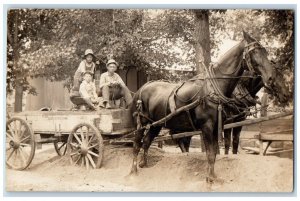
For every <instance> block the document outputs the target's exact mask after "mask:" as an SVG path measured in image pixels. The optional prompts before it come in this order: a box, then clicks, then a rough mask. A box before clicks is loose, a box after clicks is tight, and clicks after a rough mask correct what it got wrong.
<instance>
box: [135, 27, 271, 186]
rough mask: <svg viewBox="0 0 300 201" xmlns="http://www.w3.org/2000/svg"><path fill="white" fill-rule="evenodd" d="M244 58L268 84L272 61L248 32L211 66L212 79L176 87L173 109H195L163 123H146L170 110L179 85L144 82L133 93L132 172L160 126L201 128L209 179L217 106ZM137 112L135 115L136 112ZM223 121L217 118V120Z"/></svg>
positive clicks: (234, 82)
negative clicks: (134, 130)
mask: <svg viewBox="0 0 300 201" xmlns="http://www.w3.org/2000/svg"><path fill="white" fill-rule="evenodd" d="M244 58H245V60H246V61H247V62H246V63H247V65H246V66H247V69H248V70H251V71H253V72H254V73H256V74H258V75H260V76H261V77H262V80H263V82H264V84H265V85H266V86H270V85H271V84H272V82H273V78H274V77H275V73H274V71H273V67H272V64H271V63H270V62H269V60H268V59H267V52H266V50H265V49H264V48H263V47H262V46H261V45H260V44H259V43H258V42H257V41H256V40H255V39H253V38H251V37H250V36H249V35H248V34H247V33H245V32H244V40H242V41H241V42H240V43H238V44H237V45H236V46H234V47H233V48H232V49H230V50H229V51H228V52H227V53H226V54H225V55H224V56H223V58H221V60H220V61H219V62H218V64H217V66H216V67H215V68H210V69H209V70H208V72H210V76H213V78H212V79H210V78H208V79H204V80H203V79H194V80H190V81H187V82H185V83H184V84H183V85H181V86H180V88H179V89H178V90H176V97H175V105H176V108H182V107H184V106H187V105H189V104H191V103H195V102H196V103H197V105H196V106H195V107H194V108H191V109H189V110H188V111H186V112H182V113H179V114H178V115H176V116H174V117H173V118H171V119H169V120H167V121H166V122H165V123H164V124H163V125H157V126H149V127H145V125H147V124H148V125H149V124H151V122H152V121H158V120H160V119H162V118H164V117H165V116H166V115H167V114H170V113H171V107H170V105H169V104H168V101H169V98H170V94H172V93H173V92H174V89H176V87H177V86H178V85H176V84H171V83H168V82H163V81H155V82H150V83H146V84H145V85H144V86H142V87H141V88H140V89H139V90H138V92H137V93H136V94H135V96H134V100H133V104H132V106H131V110H132V112H133V114H135V115H134V122H137V127H138V131H137V132H136V135H135V139H134V148H133V155H134V156H133V164H132V169H131V172H132V173H137V156H138V153H139V151H140V148H141V147H143V149H144V156H143V157H142V160H141V162H140V167H144V166H146V165H147V155H148V149H149V147H150V145H151V143H152V141H153V139H154V138H155V137H156V136H157V135H158V133H159V131H160V130H161V128H162V126H164V127H166V128H168V129H170V130H171V132H172V134H174V133H178V132H184V131H193V130H194V129H197V130H201V131H202V133H203V139H204V143H205V148H206V155H207V159H208V176H207V181H209V182H212V181H213V180H214V179H215V178H216V176H215V172H214V164H215V159H216V154H217V151H218V125H220V124H218V106H220V105H223V107H227V106H229V105H231V101H232V100H231V99H230V97H231V95H232V92H233V90H234V88H235V87H236V85H237V82H238V80H239V77H240V76H241V75H242V74H243V72H244V68H243V65H241V63H242V61H243V59H244ZM136 114H138V115H136ZM224 120H225V118H224V115H223V119H220V123H223V121H224Z"/></svg>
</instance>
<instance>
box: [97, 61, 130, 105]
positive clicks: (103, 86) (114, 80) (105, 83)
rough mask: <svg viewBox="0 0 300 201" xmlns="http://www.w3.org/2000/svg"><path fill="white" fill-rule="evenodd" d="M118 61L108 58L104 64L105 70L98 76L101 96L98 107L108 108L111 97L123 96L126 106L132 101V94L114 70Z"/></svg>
mask: <svg viewBox="0 0 300 201" xmlns="http://www.w3.org/2000/svg"><path fill="white" fill-rule="evenodd" d="M117 66H118V63H117V62H116V61H115V60H113V59H110V60H108V62H107V64H106V68H107V72H105V73H102V74H101V76H100V84H99V87H100V92H99V96H102V100H101V101H100V107H103V108H106V109H110V108H111V105H110V103H109V101H110V100H112V99H113V98H115V99H119V98H121V97H124V99H125V102H126V107H127V106H128V105H129V104H130V103H131V102H132V96H131V94H130V91H129V89H128V88H127V86H126V85H125V83H124V82H123V80H122V78H121V77H120V76H119V75H118V74H117V73H116V72H115V71H116V70H117Z"/></svg>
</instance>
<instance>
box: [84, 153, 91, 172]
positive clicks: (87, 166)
mask: <svg viewBox="0 0 300 201" xmlns="http://www.w3.org/2000/svg"><path fill="white" fill-rule="evenodd" d="M84 159H85V165H86V169H87V170H88V169H89V167H90V162H89V160H88V158H87V157H86V156H85V157H84Z"/></svg>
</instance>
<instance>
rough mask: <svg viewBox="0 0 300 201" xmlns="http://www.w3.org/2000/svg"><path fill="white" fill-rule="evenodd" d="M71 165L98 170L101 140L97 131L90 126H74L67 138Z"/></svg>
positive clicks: (100, 156) (101, 152) (83, 124)
mask: <svg viewBox="0 0 300 201" xmlns="http://www.w3.org/2000/svg"><path fill="white" fill-rule="evenodd" d="M68 154H69V155H70V160H71V164H75V165H77V164H78V165H80V166H86V169H89V167H90V166H91V167H92V168H100V166H101V162H102V156H103V139H102V136H101V134H100V132H99V130H98V129H97V128H96V127H95V126H92V125H90V124H87V123H81V124H78V125H77V126H75V128H74V129H73V130H72V132H71V134H70V136H69V138H68Z"/></svg>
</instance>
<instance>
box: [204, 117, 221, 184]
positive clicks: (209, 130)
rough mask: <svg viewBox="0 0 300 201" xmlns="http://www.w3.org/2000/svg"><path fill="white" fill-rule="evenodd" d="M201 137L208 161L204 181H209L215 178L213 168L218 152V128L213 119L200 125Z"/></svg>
mask: <svg viewBox="0 0 300 201" xmlns="http://www.w3.org/2000/svg"><path fill="white" fill-rule="evenodd" d="M202 132H203V139H204V143H205V148H206V157H207V161H208V168H207V173H208V176H207V177H206V181H207V182H209V183H211V182H213V181H214V180H215V178H216V174H215V170H214V166H215V161H216V155H217V152H218V137H217V136H218V129H217V126H216V124H215V123H213V120H211V119H209V120H207V122H206V123H205V124H204V125H203V126H202Z"/></svg>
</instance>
